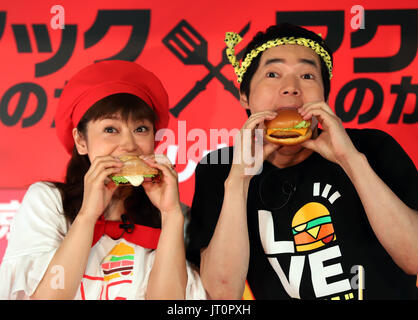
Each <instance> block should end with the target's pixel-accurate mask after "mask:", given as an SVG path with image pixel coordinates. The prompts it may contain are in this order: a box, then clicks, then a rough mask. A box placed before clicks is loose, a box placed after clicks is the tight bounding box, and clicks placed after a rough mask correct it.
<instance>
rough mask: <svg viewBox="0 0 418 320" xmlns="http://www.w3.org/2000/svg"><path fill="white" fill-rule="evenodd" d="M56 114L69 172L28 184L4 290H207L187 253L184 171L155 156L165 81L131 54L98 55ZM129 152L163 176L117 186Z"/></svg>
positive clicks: (143, 294) (106, 294)
mask: <svg viewBox="0 0 418 320" xmlns="http://www.w3.org/2000/svg"><path fill="white" fill-rule="evenodd" d="M55 120H56V131H57V134H58V137H59V139H60V141H61V142H62V144H63V145H64V147H65V148H66V150H67V151H68V152H69V153H71V154H72V156H71V159H70V161H69V164H68V167H67V174H66V179H65V182H64V183H45V182H38V183H35V184H33V185H32V186H30V188H29V189H28V191H27V193H26V195H25V197H24V199H23V201H22V204H21V208H20V210H19V212H18V213H17V214H16V217H15V220H14V223H13V225H12V227H11V235H10V239H9V245H8V248H7V250H6V253H5V256H4V259H3V264H2V266H1V269H0V283H1V286H0V298H2V299H28V298H31V299H184V298H186V299H204V298H205V291H204V289H203V287H202V284H201V281H200V279H199V276H198V274H197V273H196V272H195V271H193V270H192V269H191V268H190V267H189V266H188V265H187V263H186V260H185V254H184V241H183V240H184V238H183V224H184V218H183V214H182V212H181V208H180V201H179V194H178V178H177V173H176V172H175V170H174V169H173V168H172V166H171V165H170V164H169V161H168V159H166V158H165V160H166V161H165V162H164V161H158V162H157V161H156V158H154V157H153V156H152V155H153V152H154V147H155V140H154V136H155V132H156V130H158V129H161V128H164V127H166V126H167V123H168V98H167V93H166V91H165V89H164V87H163V86H162V84H161V82H160V81H159V80H158V79H157V78H156V77H155V75H154V74H152V73H151V72H149V71H147V70H145V69H144V68H142V67H141V66H139V65H137V64H135V63H132V62H126V61H103V62H99V63H96V64H93V65H91V66H88V67H87V68H84V69H83V70H81V71H80V72H79V73H77V74H76V75H75V76H74V77H73V78H72V79H70V81H69V82H68V84H67V85H66V86H65V88H64V90H63V92H62V95H61V98H60V102H59V106H58V109H57V113H56V119H55ZM124 154H127V155H139V156H141V157H142V159H144V161H146V162H147V164H148V165H149V166H151V167H153V168H157V169H159V170H160V171H161V173H162V176H161V179H160V180H159V181H158V182H157V183H152V182H144V183H143V184H142V186H140V187H133V186H130V187H127V186H123V187H121V186H118V185H116V184H115V183H114V182H113V181H112V180H111V179H109V176H110V175H112V174H116V173H118V172H119V171H120V169H121V167H122V166H123V163H122V162H121V161H120V160H119V158H118V157H119V156H120V155H124ZM133 224H135V225H133Z"/></svg>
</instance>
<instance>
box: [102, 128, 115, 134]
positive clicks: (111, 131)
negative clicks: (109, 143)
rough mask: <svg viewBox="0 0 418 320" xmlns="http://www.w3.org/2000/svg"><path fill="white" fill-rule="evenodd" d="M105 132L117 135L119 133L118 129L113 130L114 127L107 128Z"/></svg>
mask: <svg viewBox="0 0 418 320" xmlns="http://www.w3.org/2000/svg"><path fill="white" fill-rule="evenodd" d="M104 131H105V132H106V133H115V132H117V131H116V129H115V128H113V127H106V128H105V129H104Z"/></svg>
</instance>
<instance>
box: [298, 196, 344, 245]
mask: <svg viewBox="0 0 418 320" xmlns="http://www.w3.org/2000/svg"><path fill="white" fill-rule="evenodd" d="M292 233H293V238H294V241H295V246H296V251H310V250H314V249H317V248H320V247H322V246H325V245H327V244H328V243H330V242H332V241H335V239H336V236H335V233H334V226H333V225H332V221H331V215H330V213H329V211H328V209H327V208H326V207H325V206H324V205H322V204H321V203H318V202H309V203H307V204H305V205H304V206H303V207H302V208H300V209H299V210H298V211H297V212H296V213H295V215H294V217H293V220H292Z"/></svg>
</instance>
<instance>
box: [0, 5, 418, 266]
mask: <svg viewBox="0 0 418 320" xmlns="http://www.w3.org/2000/svg"><path fill="white" fill-rule="evenodd" d="M55 4H56V1H42V0H40V1H33V2H32V1H9V2H7V3H3V4H2V6H1V7H0V57H1V59H0V68H1V71H2V77H1V79H0V133H1V135H0V136H1V140H0V153H1V155H2V156H1V157H0V176H1V179H0V262H1V259H2V256H3V253H4V250H5V247H6V245H7V234H8V231H9V225H10V222H11V221H12V219H13V215H14V213H15V212H16V209H17V208H18V206H19V201H21V199H22V197H23V195H24V192H25V190H26V188H27V187H28V185H30V184H31V183H33V182H35V181H38V180H59V179H62V176H63V172H64V169H65V166H66V162H67V160H68V156H67V154H66V153H65V151H64V149H63V147H62V146H61V145H60V144H59V142H58V139H57V138H56V135H55V131H54V130H55V129H54V124H53V122H54V113H55V108H56V106H57V101H58V97H59V95H60V90H61V89H62V88H63V86H64V83H65V81H67V80H68V79H69V78H70V77H71V75H73V74H74V73H75V72H76V71H78V70H79V69H80V68H82V67H84V66H86V65H87V64H90V63H92V62H94V61H97V60H103V59H109V58H117V59H124V60H131V61H136V62H138V63H140V64H142V65H143V66H145V67H146V68H148V69H150V70H152V71H153V72H154V73H155V74H156V75H157V76H158V77H159V78H160V79H161V80H162V82H163V83H164V85H165V87H166V89H167V91H168V94H169V97H170V107H171V108H173V110H172V116H171V117H170V124H169V128H170V129H172V130H173V131H174V132H176V133H177V132H180V131H179V130H178V129H179V128H180V129H181V130H183V131H182V132H183V133H184V134H187V132H190V131H191V130H192V129H202V130H203V131H200V133H202V132H206V133H208V135H207V137H208V140H207V141H205V140H202V139H200V140H199V138H194V139H193V138H192V137H191V136H189V140H191V141H187V142H185V141H184V139H182V138H181V136H182V133H179V135H177V137H176V141H175V143H174V144H173V145H172V146H171V152H172V153H170V156H171V157H172V159H173V160H174V161H175V162H177V169H178V171H179V172H180V193H181V200H182V201H183V202H184V203H186V204H189V205H190V204H191V200H192V197H193V190H194V177H193V172H194V168H195V165H196V162H197V161H198V160H199V155H197V156H196V157H191V158H188V159H186V160H187V163H179V158H178V157H176V150H177V151H178V153H179V154H180V153H181V152H183V153H181V154H185V153H186V152H187V150H189V149H190V148H191V146H193V145H195V144H196V143H199V144H200V145H203V146H205V149H207V150H209V149H213V148H214V147H216V145H217V144H222V143H225V144H231V143H232V139H224V140H219V141H218V142H217V143H216V142H215V143H214V141H210V140H209V130H210V129H211V128H212V129H221V128H225V129H227V130H231V129H233V128H240V127H241V125H242V124H243V123H244V121H245V120H246V114H245V112H244V110H243V109H242V108H241V106H240V104H239V102H238V99H237V93H238V90H237V84H236V82H235V75H234V73H233V70H232V67H231V66H230V65H229V64H228V63H226V61H225V59H223V56H222V53H223V51H224V48H225V45H224V42H223V39H224V35H225V32H226V31H236V32H240V31H241V32H242V33H243V34H245V35H244V40H243V42H242V43H241V44H240V45H239V46H238V48H237V52H239V51H240V50H241V49H243V48H244V46H245V45H246V44H247V43H248V42H249V40H250V39H251V38H252V37H253V36H254V35H255V33H256V32H257V31H258V30H264V29H265V28H266V27H267V26H269V25H271V24H274V23H278V22H283V21H286V20H287V21H290V22H294V23H298V24H301V25H305V26H307V27H308V28H309V29H311V30H313V31H315V32H318V33H321V34H322V36H323V37H324V38H326V40H327V41H328V42H329V44H330V46H331V48H332V49H333V50H334V52H335V53H334V64H335V66H334V77H333V79H332V82H331V94H330V98H329V104H330V106H331V107H332V108H334V110H335V111H336V113H337V114H338V115H339V116H340V117H341V118H342V119H343V122H344V125H345V126H346V127H358V128H366V127H371V128H378V129H382V130H385V131H386V132H388V133H390V134H392V135H393V136H394V137H395V138H396V139H397V140H398V141H399V143H400V144H401V145H402V146H403V148H404V149H405V150H406V151H407V152H408V154H409V155H410V157H411V158H412V159H413V161H414V162H415V164H417V163H418V150H417V142H416V141H417V137H418V135H417V133H418V128H417V125H416V122H417V118H418V108H417V94H418V84H417V79H416V73H417V66H418V61H417V60H418V59H417V58H416V54H417V41H418V40H417V38H418V37H417V23H418V19H417V16H418V11H417V8H416V7H417V5H416V1H413V0H410V1H405V0H398V1H396V2H393V1H382V0H378V1H375V0H368V1H356V2H355V3H354V2H353V1H348V0H342V1H335V2H333V3H330V2H329V1H307V0H306V1H299V2H294V1H280V2H278V1H275V0H272V1H262V5H260V2H259V1H236V2H227V1H206V2H201V1H185V0H182V1H180V0H177V1H169V0H154V1H137V0H131V1H128V0H122V1H118V2H115V1H107V0H101V1H96V0H91V1H88V5H86V1H60V5H61V9H63V10H64V11H63V12H64V16H63V18H64V21H63V22H64V24H65V29H60V28H56V24H57V23H58V24H59V23H60V20H59V19H58V18H60V17H61V18H62V16H60V15H59V14H60V11H52V13H51V8H52V7H53V6H54V5H55ZM355 4H356V5H361V6H362V7H363V8H364V10H365V15H364V20H359V18H360V16H361V14H360V13H358V11H352V9H353V10H354V9H356V8H353V6H354V5H355ZM301 10H303V11H301ZM361 21H362V22H363V24H361V23H360V25H359V22H361ZM359 27H360V29H359ZM182 32H186V34H189V35H190V34H191V35H192V39H194V41H195V43H196V44H197V45H196V46H193V44H191V43H187V40H186V37H184V36H183V37H181V36H180V37H179V38H177V39H179V40H177V41H178V42H177V44H173V43H175V41H174V39H175V37H176V36H178V35H180V34H181V33H182ZM170 44H171V45H170ZM182 45H184V46H185V47H184V48H186V50H189V51H188V52H189V53H188V54H186V53H185V52H183V53H182V54H181V52H179V51H181V47H182ZM192 52H197V54H196V55H193V54H192ZM231 80H232V81H234V82H233V83H231ZM231 84H232V86H231ZM179 109H181V110H182V111H181V112H179V113H178V110H179ZM180 120H181V122H179V121H180ZM184 121H185V122H184ZM194 132H197V133H199V131H196V130H194ZM200 137H202V136H200ZM210 143H212V145H211V144H210ZM16 201H17V202H16Z"/></svg>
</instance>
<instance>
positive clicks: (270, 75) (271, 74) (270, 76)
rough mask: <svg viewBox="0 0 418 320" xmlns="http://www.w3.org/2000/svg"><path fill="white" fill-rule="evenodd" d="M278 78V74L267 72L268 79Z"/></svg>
mask: <svg viewBox="0 0 418 320" xmlns="http://www.w3.org/2000/svg"><path fill="white" fill-rule="evenodd" d="M278 76H279V75H278V74H277V72H267V78H277V77H278Z"/></svg>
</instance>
